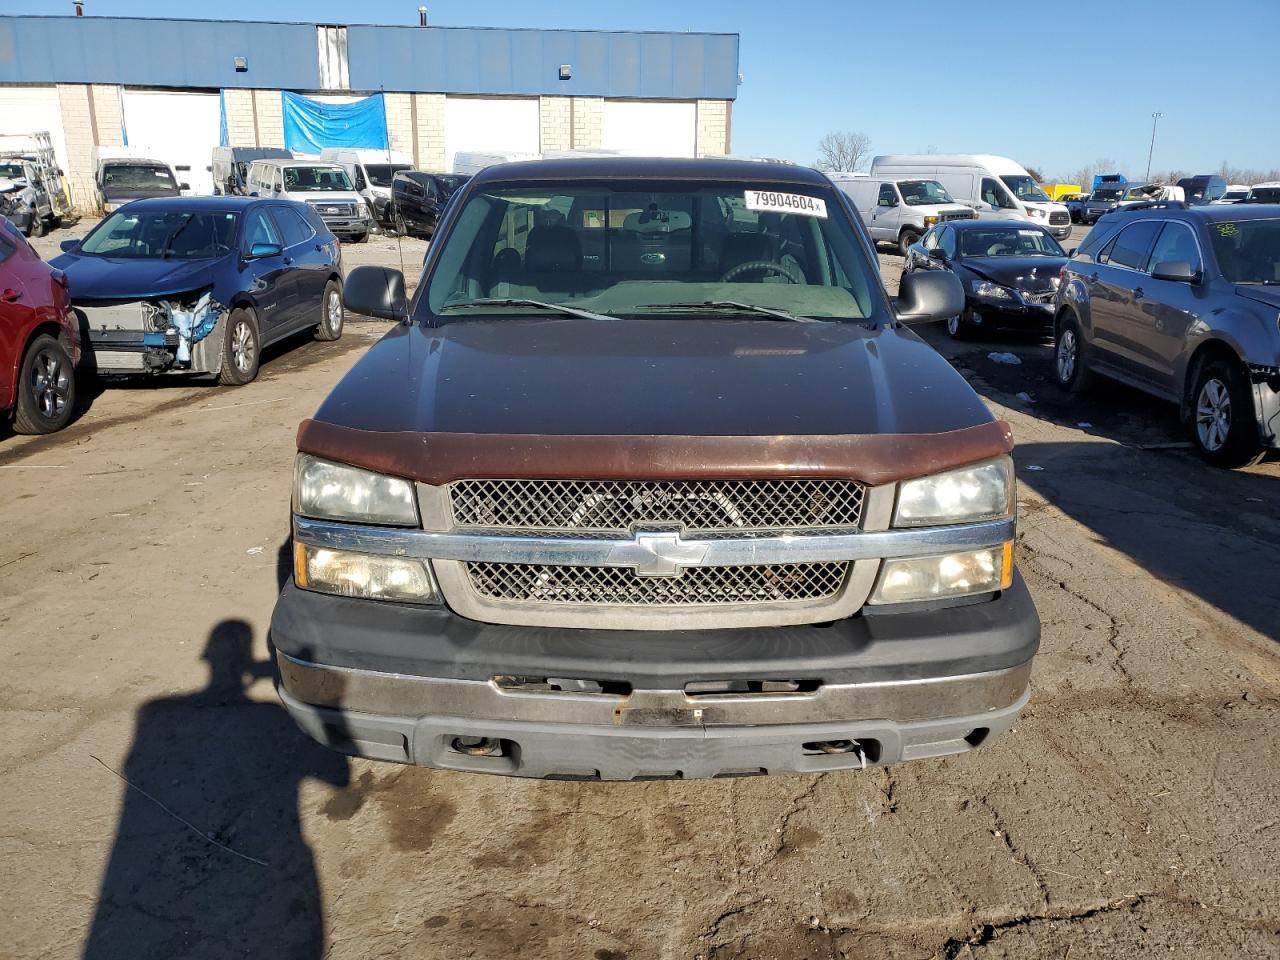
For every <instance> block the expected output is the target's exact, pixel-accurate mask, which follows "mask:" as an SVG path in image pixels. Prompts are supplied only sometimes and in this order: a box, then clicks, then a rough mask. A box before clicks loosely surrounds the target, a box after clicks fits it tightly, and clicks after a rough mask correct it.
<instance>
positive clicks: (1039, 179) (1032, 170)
mask: <svg viewBox="0 0 1280 960" xmlns="http://www.w3.org/2000/svg"><path fill="white" fill-rule="evenodd" d="M1026 171H1027V176H1029V177H1030V178H1031V179H1032V180H1034V181H1035V182H1036V183H1044V182H1045V180H1044V174H1043V173H1041V172H1040V169H1039V168H1038V167H1027V168H1026Z"/></svg>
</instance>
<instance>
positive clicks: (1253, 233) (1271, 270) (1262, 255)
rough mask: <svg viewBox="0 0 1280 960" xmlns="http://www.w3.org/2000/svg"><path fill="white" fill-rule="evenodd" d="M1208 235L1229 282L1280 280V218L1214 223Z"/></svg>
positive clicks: (1268, 281) (1275, 281)
mask: <svg viewBox="0 0 1280 960" xmlns="http://www.w3.org/2000/svg"><path fill="white" fill-rule="evenodd" d="M1209 239H1210V241H1211V242H1212V243H1213V254H1214V256H1215V257H1217V258H1218V267H1219V268H1220V269H1221V270H1222V275H1223V276H1224V277H1225V278H1226V280H1227V282H1228V283H1268V284H1271V283H1280V218H1276V219H1271V220H1227V221H1225V222H1223V223H1213V224H1210V225H1209Z"/></svg>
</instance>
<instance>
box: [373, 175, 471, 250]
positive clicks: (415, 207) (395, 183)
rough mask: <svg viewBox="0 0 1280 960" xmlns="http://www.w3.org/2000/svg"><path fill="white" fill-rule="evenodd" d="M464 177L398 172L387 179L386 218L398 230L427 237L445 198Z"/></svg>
mask: <svg viewBox="0 0 1280 960" xmlns="http://www.w3.org/2000/svg"><path fill="white" fill-rule="evenodd" d="M467 179H468V178H467V177H465V176H463V175H461V174H454V173H426V172H424V171H422V170H401V171H399V172H398V173H396V175H395V177H394V178H393V179H392V181H391V202H390V208H389V210H388V219H389V220H390V221H391V223H392V224H393V225H394V226H395V228H396V230H397V231H398V232H399V233H402V234H409V235H411V236H420V237H426V238H428V239H429V238H430V237H431V236H432V235H434V234H435V232H436V224H437V223H439V222H440V213H441V211H443V210H444V208H445V205H446V204H447V203H448V202H449V198H450V197H451V196H453V193H454V191H455V190H457V189H458V188H459V187H460V186H462V185H463V184H464V183H466V182H467Z"/></svg>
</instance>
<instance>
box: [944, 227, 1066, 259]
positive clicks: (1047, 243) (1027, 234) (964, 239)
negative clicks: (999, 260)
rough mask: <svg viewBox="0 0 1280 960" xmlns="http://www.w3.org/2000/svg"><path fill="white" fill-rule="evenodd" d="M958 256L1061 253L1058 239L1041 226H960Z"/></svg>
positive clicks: (1036, 255)
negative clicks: (970, 227)
mask: <svg viewBox="0 0 1280 960" xmlns="http://www.w3.org/2000/svg"><path fill="white" fill-rule="evenodd" d="M958 233H959V234H960V256H962V257H1065V256H1066V253H1064V252H1063V250H1062V247H1061V246H1059V245H1058V241H1057V240H1055V239H1053V237H1051V236H1049V234H1047V233H1045V232H1044V231H1043V230H1034V229H1027V228H994V227H993V228H988V229H982V230H960V231H958Z"/></svg>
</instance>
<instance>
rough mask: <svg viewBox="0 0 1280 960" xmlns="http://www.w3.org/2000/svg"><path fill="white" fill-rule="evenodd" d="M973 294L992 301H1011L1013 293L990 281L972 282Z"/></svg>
mask: <svg viewBox="0 0 1280 960" xmlns="http://www.w3.org/2000/svg"><path fill="white" fill-rule="evenodd" d="M973 292H974V293H975V294H976V295H977V296H979V297H988V298H990V299H992V300H1012V299H1013V292H1012V291H1011V290H1010V289H1009V288H1008V287H1002V286H1000V284H998V283H992V282H991V281H990V280H975V281H973Z"/></svg>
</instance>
